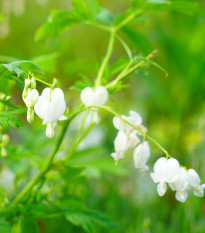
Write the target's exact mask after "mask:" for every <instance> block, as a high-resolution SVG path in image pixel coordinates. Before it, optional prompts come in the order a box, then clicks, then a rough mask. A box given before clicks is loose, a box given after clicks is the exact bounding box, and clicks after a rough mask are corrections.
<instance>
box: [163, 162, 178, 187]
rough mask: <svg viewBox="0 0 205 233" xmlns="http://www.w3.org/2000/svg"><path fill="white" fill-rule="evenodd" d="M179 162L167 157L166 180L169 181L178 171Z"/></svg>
mask: <svg viewBox="0 0 205 233" xmlns="http://www.w3.org/2000/svg"><path fill="white" fill-rule="evenodd" d="M179 166H180V165H179V162H178V161H177V160H176V159H174V158H171V159H168V160H167V164H166V181H167V182H171V181H172V180H173V179H174V177H175V176H176V175H177V174H178V173H179V170H180V169H179V168H180V167H179Z"/></svg>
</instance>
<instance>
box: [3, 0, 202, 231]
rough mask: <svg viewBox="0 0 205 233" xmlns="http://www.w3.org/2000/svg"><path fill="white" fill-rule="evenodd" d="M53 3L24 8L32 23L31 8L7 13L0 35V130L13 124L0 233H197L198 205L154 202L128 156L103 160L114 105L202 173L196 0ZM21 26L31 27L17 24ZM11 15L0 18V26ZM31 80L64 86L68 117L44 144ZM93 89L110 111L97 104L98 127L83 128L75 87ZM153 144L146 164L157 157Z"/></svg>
mask: <svg viewBox="0 0 205 233" xmlns="http://www.w3.org/2000/svg"><path fill="white" fill-rule="evenodd" d="M59 2H60V1H59ZM59 2H58V1H57V2H56V3H53V4H54V5H52V3H51V2H49V3H48V6H46V7H45V8H40V7H36V9H35V10H31V8H29V9H28V12H29V14H30V15H32V16H33V17H34V16H35V18H36V21H35V23H34V25H33V22H32V21H30V20H31V19H32V17H31V19H30V16H28V13H27V14H24V15H23V16H21V18H18V17H16V16H11V17H12V18H11V22H10V26H11V34H10V35H9V37H8V39H7V40H5V41H4V40H3V39H0V50H1V53H2V54H1V56H0V61H1V62H2V63H1V64H0V84H1V85H0V92H1V96H0V133H2V132H4V131H5V132H8V131H9V127H10V126H11V127H13V128H15V129H19V130H13V129H12V130H11V127H10V131H9V136H10V138H11V143H9V144H8V145H7V146H6V151H7V157H6V158H1V160H0V164H1V172H0V173H1V175H0V182H1V186H2V188H1V190H0V202H1V204H0V207H1V212H0V217H1V220H0V232H3V233H7V232H8V233H11V232H12V233H19V232H21V233H24V232H26V233H38V232H39V233H40V232H45V233H47V232H49V233H52V232H57V231H59V229H60V232H62V233H64V232H74V231H78V232H91V233H95V232H96V233H97V232H105V231H107V232H128V233H132V232H136V230H137V232H164V231H166V232H176V231H178V229H179V228H180V231H181V232H204V229H205V224H204V210H203V207H204V201H203V199H195V198H192V197H191V198H190V200H188V201H187V202H186V203H185V204H184V205H183V206H182V205H180V204H178V203H176V201H175V200H174V198H173V197H172V196H171V195H168V196H167V197H164V198H162V199H159V197H157V195H155V194H154V191H151V190H155V187H153V185H152V184H151V182H150V178H149V176H148V175H146V176H145V177H139V175H138V172H136V170H135V169H134V168H133V165H131V164H130V162H129V161H130V160H129V159H130V158H126V159H125V161H123V162H120V163H119V164H118V165H117V166H114V164H113V160H112V158H111V157H110V156H109V154H110V153H111V151H113V139H114V137H115V131H114V127H113V125H112V117H113V115H112V114H113V112H114V110H113V109H117V112H122V113H125V112H127V111H128V110H129V109H130V108H133V106H135V107H134V108H135V109H136V110H137V111H138V110H139V112H140V111H141V112H142V115H144V116H145V118H146V125H147V126H149V135H152V136H153V138H156V139H157V141H159V142H160V144H161V145H165V147H166V148H167V150H168V151H169V153H170V154H173V155H176V156H175V157H177V158H178V159H179V161H180V162H183V164H185V165H186V166H187V167H192V166H195V167H196V169H198V171H199V174H200V175H201V177H205V174H204V172H203V171H204V169H203V168H204V164H205V161H204V158H203V156H202V152H203V150H204V145H205V144H204V141H205V136H204V104H203V101H201V100H202V99H204V97H205V94H204V85H205V83H204V80H203V77H204V74H205V68H204V67H205V66H204V65H205V60H204V56H203V51H204V49H205V48H204V43H203V40H202V38H203V37H204V30H203V28H204V9H203V8H202V6H201V4H202V2H198V3H196V1H191V0H190V1H167V0H140V1H138V0H133V1H131V2H129V3H127V2H125V1H120V2H119V1H113V3H111V1H110V2H109V1H105V2H104V1H103V2H102V5H103V7H102V6H101V2H100V1H97V0H72V4H71V6H70V7H69V9H67V8H64V7H62V6H61V7H60V3H59ZM62 2H63V1H62ZM33 4H34V1H33ZM112 4H113V5H114V7H113V6H112ZM58 8H60V9H58ZM112 8H113V9H112ZM115 8H119V10H118V9H115ZM32 9H33V8H32ZM45 9H46V10H45ZM50 9H52V10H51V13H50V15H49V17H48V20H47V22H45V17H47V12H48V11H49V10H50ZM34 12H36V13H35V15H34ZM42 13H43V17H44V18H43V17H42V16H41V15H42ZM36 15H39V18H38V17H36ZM41 17H42V18H41ZM16 19H18V20H19V19H21V20H20V21H23V20H27V21H28V25H25V28H23V29H21V28H22V27H21V23H20V22H19V21H18V20H16ZM7 20H8V19H7V17H5V14H0V23H4V22H5V21H7ZM41 25H42V26H41ZM0 26H1V25H0ZM37 27H38V29H37V31H36V32H35V30H36V28H37ZM16 28H17V29H18V30H16ZM21 30H25V31H21ZM67 32H68V33H67ZM190 32H192V35H191V36H190ZM34 34H35V36H34ZM22 35H23V36H22ZM25 35H27V36H25ZM34 37H35V38H34ZM108 37H109V41H108V42H107V40H108ZM19 38H21V39H19ZM9 39H10V40H9ZM15 39H16V40H15ZM34 39H35V41H36V42H34ZM17 43H18V45H19V46H16V44H17ZM107 43H108V44H107ZM106 46H107V48H106ZM156 48H157V50H156ZM157 52H158V54H157ZM28 54H29V56H30V58H29V59H28V60H24V59H27V57H28ZM103 54H105V55H104V58H103V59H101V57H102V56H103ZM22 59H23V60H22ZM100 59H101V60H100ZM163 67H166V68H165V69H164V68H163ZM168 74H169V76H168ZM76 75H78V76H77V77H76ZM28 77H29V78H31V77H33V78H34V79H35V80H36V81H37V86H38V87H39V89H42V87H43V86H44V85H47V86H49V87H52V88H53V87H54V86H56V87H57V86H59V84H61V88H62V89H63V90H64V91H65V96H66V97H68V98H67V99H68V102H67V103H68V106H69V108H70V110H69V114H67V116H68V119H67V120H66V121H64V122H62V123H60V125H61V126H60V127H57V133H56V136H55V138H54V139H46V138H45V135H44V134H45V132H44V129H43V128H42V127H43V126H41V124H40V122H38V120H37V119H35V121H34V124H32V126H31V127H30V126H29V127H28V125H27V123H26V121H25V118H26V117H25V114H26V108H25V106H24V105H23V103H22V101H21V98H22V90H23V88H24V80H25V79H26V78H28ZM53 78H57V79H58V82H56V81H55V79H53ZM98 85H103V86H105V87H106V88H107V90H108V91H109V94H110V100H109V102H108V105H109V106H112V108H110V107H107V106H104V107H101V108H100V109H99V113H100V116H101V124H100V125H93V124H91V125H90V127H87V128H86V127H84V125H83V124H84V123H85V121H86V120H85V119H86V116H87V115H86V114H88V113H87V109H89V108H87V109H86V108H84V107H83V106H82V105H80V98H79V94H80V92H79V91H81V90H83V89H84V88H85V87H88V86H89V87H91V86H95V87H96V86H98ZM10 96H12V98H10ZM77 106H79V107H77ZM117 112H114V115H115V114H117V115H118V113H117ZM67 113H68V112H67ZM22 122H23V123H22ZM85 124H86V123H85ZM60 128H61V131H59V129H60ZM67 128H68V130H67ZM66 131H68V133H66ZM88 133H89V134H88ZM89 136H90V138H89ZM99 141H100V142H99ZM0 142H1V140H0ZM151 149H152V155H153V156H151V159H150V160H151V162H153V161H154V159H156V157H157V158H158V157H159V156H160V155H162V153H163V152H164V151H163V150H162V151H160V147H156V145H154V144H153V145H152V148H151ZM165 154H166V153H165ZM151 162H150V163H151ZM151 169H152V168H151ZM159 206H163V207H162V208H161V207H160V211H159ZM108 213H109V214H108Z"/></svg>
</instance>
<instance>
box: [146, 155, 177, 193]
mask: <svg viewBox="0 0 205 233" xmlns="http://www.w3.org/2000/svg"><path fill="white" fill-rule="evenodd" d="M179 169H180V165H179V162H178V161H177V160H176V159H174V158H171V159H166V158H164V157H162V158H159V159H158V160H157V161H156V163H155V164H154V172H153V173H151V174H150V175H151V177H152V179H153V181H154V182H155V183H159V184H158V185H157V192H158V194H159V196H163V195H164V194H165V193H166V191H167V184H166V183H170V182H172V181H173V180H174V178H175V177H176V175H177V174H178V173H179Z"/></svg>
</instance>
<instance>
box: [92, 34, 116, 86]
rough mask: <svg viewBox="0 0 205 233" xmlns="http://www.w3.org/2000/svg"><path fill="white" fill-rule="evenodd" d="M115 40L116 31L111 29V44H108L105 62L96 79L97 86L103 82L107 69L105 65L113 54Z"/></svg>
mask: <svg viewBox="0 0 205 233" xmlns="http://www.w3.org/2000/svg"><path fill="white" fill-rule="evenodd" d="M114 42H115V31H114V30H111V32H110V40H109V44H108V49H107V53H106V55H105V57H104V59H103V62H102V64H101V66H100V69H99V72H98V75H97V78H96V81H95V86H99V85H100V84H101V79H102V76H103V73H104V70H105V67H106V65H107V63H108V61H109V59H110V57H111V55H112V51H113V47H114Z"/></svg>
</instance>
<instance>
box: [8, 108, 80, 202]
mask: <svg viewBox="0 0 205 233" xmlns="http://www.w3.org/2000/svg"><path fill="white" fill-rule="evenodd" d="M82 111H83V108H80V109H77V110H76V112H74V113H73V114H71V115H70V116H69V118H68V120H67V121H66V123H65V125H64V126H63V128H62V130H61V132H60V135H59V137H58V139H57V141H56V144H55V147H54V149H53V151H52V153H51V154H50V156H49V158H48V160H47V161H46V163H45V164H44V166H43V167H42V169H41V170H40V172H39V173H38V175H37V176H36V177H35V178H34V179H33V180H31V181H30V182H29V183H28V184H27V186H26V187H25V188H24V189H23V190H22V191H21V192H20V193H19V194H18V195H17V197H16V198H15V199H14V200H13V202H12V203H11V206H14V205H16V204H17V203H19V202H20V201H21V200H22V199H23V198H24V196H25V195H26V194H28V193H29V191H30V190H31V189H32V188H33V187H34V186H35V185H36V184H37V183H38V182H39V180H41V178H42V177H44V175H45V174H46V173H47V172H48V170H49V168H50V166H51V165H52V162H53V159H54V157H55V155H56V153H57V151H58V149H59V147H60V145H61V142H62V141H63V138H64V136H65V133H66V130H67V128H68V125H69V124H70V122H71V120H72V119H73V118H74V117H75V116H76V115H77V114H79V113H80V112H82Z"/></svg>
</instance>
